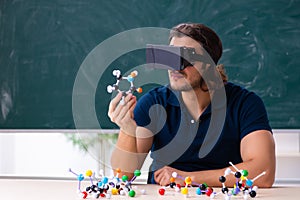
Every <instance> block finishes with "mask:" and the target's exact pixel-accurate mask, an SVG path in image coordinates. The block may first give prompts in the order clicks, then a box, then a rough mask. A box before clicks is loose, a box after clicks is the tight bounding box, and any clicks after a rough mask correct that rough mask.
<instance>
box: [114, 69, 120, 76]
mask: <svg viewBox="0 0 300 200" xmlns="http://www.w3.org/2000/svg"><path fill="white" fill-rule="evenodd" d="M120 74H121V72H120V70H117V69H115V70H114V71H113V75H114V76H120Z"/></svg>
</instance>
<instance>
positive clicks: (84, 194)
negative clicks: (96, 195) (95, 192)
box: [82, 191, 88, 199]
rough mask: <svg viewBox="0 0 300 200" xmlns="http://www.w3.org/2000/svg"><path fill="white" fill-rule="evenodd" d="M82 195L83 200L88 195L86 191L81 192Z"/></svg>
mask: <svg viewBox="0 0 300 200" xmlns="http://www.w3.org/2000/svg"><path fill="white" fill-rule="evenodd" d="M82 194H83V196H82V198H83V199H86V197H87V195H88V193H87V192H86V191H83V192H82Z"/></svg>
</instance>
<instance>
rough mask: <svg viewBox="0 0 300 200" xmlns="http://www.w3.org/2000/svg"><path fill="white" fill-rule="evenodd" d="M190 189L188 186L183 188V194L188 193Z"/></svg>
mask: <svg viewBox="0 0 300 200" xmlns="http://www.w3.org/2000/svg"><path fill="white" fill-rule="evenodd" d="M188 193H189V190H188V189H187V188H181V194H188Z"/></svg>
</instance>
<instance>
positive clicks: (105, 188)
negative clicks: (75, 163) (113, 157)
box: [69, 169, 145, 199]
mask: <svg viewBox="0 0 300 200" xmlns="http://www.w3.org/2000/svg"><path fill="white" fill-rule="evenodd" d="M115 171H116V176H113V177H111V178H109V177H107V176H104V175H103V173H102V172H100V177H98V178H96V177H95V174H94V173H93V172H92V171H91V170H87V171H86V173H85V175H86V176H87V177H88V178H89V179H90V185H89V186H88V187H86V188H85V190H82V189H81V187H82V186H81V182H82V181H83V180H84V179H85V177H84V175H83V174H77V173H75V172H74V171H72V170H71V169H69V172H71V173H72V174H74V175H75V176H76V177H77V180H78V188H77V193H78V195H79V197H80V198H81V199H86V198H88V197H91V198H93V199H98V198H100V197H102V198H103V197H104V198H106V199H110V198H111V196H112V195H121V196H129V197H134V196H135V195H136V191H135V190H133V188H132V183H133V181H134V180H135V179H136V178H137V177H138V176H140V175H141V171H140V170H135V171H134V176H133V177H132V179H131V180H128V176H126V175H123V176H122V178H119V174H120V173H121V170H120V169H116V170H115ZM141 194H145V190H141Z"/></svg>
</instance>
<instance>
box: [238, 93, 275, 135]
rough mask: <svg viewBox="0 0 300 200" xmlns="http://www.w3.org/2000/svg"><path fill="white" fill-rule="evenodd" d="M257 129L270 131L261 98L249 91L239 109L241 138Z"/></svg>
mask: <svg viewBox="0 0 300 200" xmlns="http://www.w3.org/2000/svg"><path fill="white" fill-rule="evenodd" d="M257 130H268V131H270V132H272V128H271V127H270V125H269V119H268V115H267V111H266V109H265V105H264V103H263V101H262V100H261V98H260V97H259V96H257V95H256V94H255V93H253V92H250V93H249V94H248V95H247V97H246V98H245V100H244V103H243V104H242V109H241V110H240V131H241V139H242V138H243V137H245V136H246V135H248V134H249V133H251V132H253V131H257Z"/></svg>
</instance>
